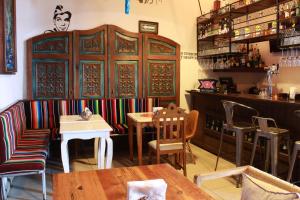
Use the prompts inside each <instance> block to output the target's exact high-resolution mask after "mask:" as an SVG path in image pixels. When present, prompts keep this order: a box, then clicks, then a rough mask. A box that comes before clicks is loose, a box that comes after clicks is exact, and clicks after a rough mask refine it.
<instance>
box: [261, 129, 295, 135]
mask: <svg viewBox="0 0 300 200" xmlns="http://www.w3.org/2000/svg"><path fill="white" fill-rule="evenodd" d="M257 132H258V133H269V134H273V135H281V134H287V133H289V130H287V129H283V128H276V127H268V131H267V132H262V130H261V129H257Z"/></svg>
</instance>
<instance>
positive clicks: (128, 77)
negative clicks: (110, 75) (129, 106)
mask: <svg viewBox="0 0 300 200" xmlns="http://www.w3.org/2000/svg"><path fill="white" fill-rule="evenodd" d="M138 84H139V83H138V61H117V62H116V64H115V91H116V96H118V97H138Z"/></svg>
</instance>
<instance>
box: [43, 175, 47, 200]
mask: <svg viewBox="0 0 300 200" xmlns="http://www.w3.org/2000/svg"><path fill="white" fill-rule="evenodd" d="M42 185H43V186H42V187H43V200H46V198H47V192H46V170H44V171H43V173H42Z"/></svg>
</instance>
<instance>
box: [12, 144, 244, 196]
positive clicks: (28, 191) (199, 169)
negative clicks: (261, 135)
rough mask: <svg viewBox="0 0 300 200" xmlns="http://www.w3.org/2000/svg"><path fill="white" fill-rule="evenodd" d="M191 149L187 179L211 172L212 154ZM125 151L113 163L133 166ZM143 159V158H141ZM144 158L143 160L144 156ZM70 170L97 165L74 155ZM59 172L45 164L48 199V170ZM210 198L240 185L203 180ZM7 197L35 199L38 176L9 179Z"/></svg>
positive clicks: (232, 192) (232, 191)
mask: <svg viewBox="0 0 300 200" xmlns="http://www.w3.org/2000/svg"><path fill="white" fill-rule="evenodd" d="M192 150H193V153H194V155H195V157H196V164H193V163H192V162H191V157H190V154H188V157H187V158H188V164H187V173H188V178H189V180H190V181H193V177H194V175H195V174H200V173H207V172H212V171H213V170H214V166H215V162H216V156H215V155H213V154H211V153H209V152H207V151H204V150H203V149H200V148H198V147H196V146H194V145H192ZM128 157H129V156H128V153H127V152H126V153H125V154H124V155H114V160H113V167H127V166H133V165H135V164H136V163H133V162H131V161H130V160H129V159H128ZM145 159H146V158H145ZM145 161H146V160H145ZM233 167H234V165H233V164H232V163H230V162H228V161H225V160H223V159H221V160H220V162H219V167H218V169H219V170H221V169H229V168H233ZM71 168H72V169H71V170H72V171H84V170H93V169H97V166H96V161H95V160H94V159H93V158H87V159H76V160H73V161H72V162H71ZM60 172H63V170H62V168H61V167H57V166H54V165H48V168H47V198H48V199H52V174H54V173H60ZM201 188H202V189H204V190H205V191H207V192H208V193H209V194H210V195H211V196H212V197H213V198H215V199H217V200H234V199H240V193H241V191H240V189H239V188H236V187H235V182H234V180H233V179H229V178H228V179H218V180H213V181H207V182H204V183H203V185H202V186H201ZM8 197H9V198H8V199H9V200H39V199H41V197H42V193H41V176H38V175H33V176H22V177H16V178H15V179H14V180H13V183H12V188H11V190H10V192H9V194H8Z"/></svg>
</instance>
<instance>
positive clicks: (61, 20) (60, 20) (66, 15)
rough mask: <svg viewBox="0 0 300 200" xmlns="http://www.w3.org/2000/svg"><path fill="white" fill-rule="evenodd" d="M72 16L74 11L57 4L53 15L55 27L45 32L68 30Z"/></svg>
mask: <svg viewBox="0 0 300 200" xmlns="http://www.w3.org/2000/svg"><path fill="white" fill-rule="evenodd" d="M71 17H72V13H71V12H70V11H64V10H63V6H62V5H57V6H56V8H55V10H54V15H53V24H54V28H53V29H52V30H46V31H45V33H52V32H58V31H67V30H68V28H69V25H70V20H71Z"/></svg>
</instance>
